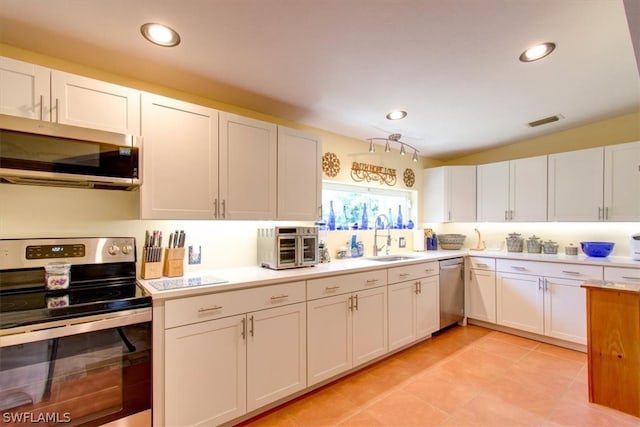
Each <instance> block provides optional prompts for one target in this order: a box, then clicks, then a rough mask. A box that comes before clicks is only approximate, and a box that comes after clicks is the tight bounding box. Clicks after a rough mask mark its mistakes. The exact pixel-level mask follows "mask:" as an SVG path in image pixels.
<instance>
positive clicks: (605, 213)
mask: <svg viewBox="0 0 640 427" xmlns="http://www.w3.org/2000/svg"><path fill="white" fill-rule="evenodd" d="M603 219H609V207H606V208H604V218H603Z"/></svg>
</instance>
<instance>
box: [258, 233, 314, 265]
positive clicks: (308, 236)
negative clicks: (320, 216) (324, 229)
mask: <svg viewBox="0 0 640 427" xmlns="http://www.w3.org/2000/svg"><path fill="white" fill-rule="evenodd" d="M319 258H320V257H319V250H318V227H270V228H259V229H258V264H260V265H261V266H262V267H267V268H271V269H274V270H281V269H285V268H298V267H310V266H313V265H316V264H318V262H319V261H320V259H319Z"/></svg>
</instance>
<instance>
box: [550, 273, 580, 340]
mask: <svg viewBox="0 0 640 427" xmlns="http://www.w3.org/2000/svg"><path fill="white" fill-rule="evenodd" d="M581 284H582V281H580V280H569V279H550V278H545V279H544V294H545V298H544V313H545V316H544V334H545V335H547V336H550V337H554V338H559V339H562V340H565V341H571V342H575V343H578V344H586V343H587V314H586V309H585V307H586V305H587V294H586V290H585V289H583V288H581V287H580V285H581Z"/></svg>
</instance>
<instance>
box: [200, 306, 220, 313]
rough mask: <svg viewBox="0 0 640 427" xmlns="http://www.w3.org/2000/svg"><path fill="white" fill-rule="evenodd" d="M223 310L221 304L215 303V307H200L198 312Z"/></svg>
mask: <svg viewBox="0 0 640 427" xmlns="http://www.w3.org/2000/svg"><path fill="white" fill-rule="evenodd" d="M215 310H222V306H221V305H214V306H213V307H201V308H199V309H198V313H206V312H207V311H215Z"/></svg>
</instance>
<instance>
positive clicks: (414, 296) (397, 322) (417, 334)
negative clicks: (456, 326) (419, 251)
mask: <svg viewBox="0 0 640 427" xmlns="http://www.w3.org/2000/svg"><path fill="white" fill-rule="evenodd" d="M437 273H438V266H437V263H425V264H418V265H411V266H407V267H396V268H392V269H389V281H390V282H393V281H395V280H399V279H400V278H407V279H409V280H406V281H402V282H399V283H394V284H390V285H389V287H388V292H389V351H391V350H395V349H397V348H400V347H403V346H405V345H408V344H411V343H412V342H414V341H417V340H419V339H421V338H425V337H428V336H429V335H431V334H432V333H433V332H435V331H437V330H438V328H439V327H440V311H439V306H440V297H439V280H438V279H439V276H438V274H437Z"/></svg>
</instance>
